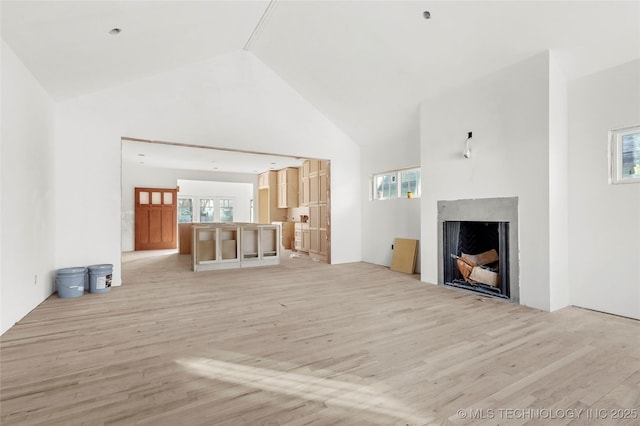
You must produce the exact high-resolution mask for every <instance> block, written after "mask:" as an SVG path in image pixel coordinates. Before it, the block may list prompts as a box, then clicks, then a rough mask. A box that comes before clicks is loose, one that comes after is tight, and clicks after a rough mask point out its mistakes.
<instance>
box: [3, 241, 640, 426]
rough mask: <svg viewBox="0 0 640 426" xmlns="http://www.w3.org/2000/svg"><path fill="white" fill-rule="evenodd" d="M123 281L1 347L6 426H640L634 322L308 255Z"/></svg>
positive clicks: (153, 258) (170, 255)
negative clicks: (550, 308) (541, 307)
mask: <svg viewBox="0 0 640 426" xmlns="http://www.w3.org/2000/svg"><path fill="white" fill-rule="evenodd" d="M123 281H124V283H125V284H124V285H123V286H122V287H118V288H113V289H111V291H109V292H108V293H104V294H99V295H85V296H82V297H80V298H76V299H59V298H57V297H56V296H55V295H54V296H52V297H50V298H49V299H47V300H46V301H45V302H43V303H42V304H41V305H40V306H38V308H36V309H35V310H34V311H33V312H31V313H30V314H29V315H28V316H27V317H25V318H24V319H23V320H22V321H20V323H19V324H17V325H16V326H14V327H13V328H12V329H10V330H9V331H8V332H6V333H5V334H4V335H3V336H2V338H1V339H0V357H1V364H0V368H1V370H0V374H1V378H0V380H1V389H0V401H1V406H0V423H1V424H2V425H7V426H8V425H58V424H60V425H75V424H78V425H80V424H82V425H130V424H140V425H201V424H202V425H307V424H313V425H329V424H344V425H369V424H374V425H391V424H398V425H400V424H401V425H407V424H408V425H423V424H434V425H435V424H437V425H441V424H456V425H457V424H461V425H462V424H486V425H496V424H500V425H525V424H559V425H584V424H628V425H638V424H640V421H639V420H638V415H640V414H639V413H638V412H637V410H638V408H639V406H640V322H638V321H635V320H631V319H627V318H620V317H616V316H612V315H606V314H601V313H598V312H592V311H588V310H584V309H578V308H567V309H562V310H560V311H558V312H554V313H546V312H541V311H537V310H535V309H530V308H527V307H524V306H518V305H513V304H509V303H506V302H503V301H498V300H492V299H487V298H484V297H481V296H476V295H473V294H469V293H466V292H462V291H457V290H453V289H447V288H442V287H437V286H432V285H429V284H424V283H421V282H420V281H419V280H418V278H417V275H416V276H410V275H406V274H402V273H398V272H392V271H389V269H388V268H384V267H381V266H375V265H370V264H365V263H355V264H347V265H326V264H323V263H319V262H313V261H311V260H309V259H308V258H293V259H288V258H287V259H283V262H282V264H281V265H280V266H273V267H261V268H254V269H242V270H219V271H211V272H199V273H193V272H190V271H189V256H188V255H182V256H180V255H178V254H176V253H175V252H162V251H159V252H148V253H130V254H126V255H125V256H124V257H123ZM458 410H463V411H461V412H458ZM580 410H582V411H580ZM595 410H600V411H595ZM624 410H627V411H624ZM633 410H636V411H635V415H634V411H633ZM605 415H606V417H607V418H606V419H605V418H603V417H604V416H605ZM464 416H466V417H464ZM614 416H618V417H625V416H626V417H628V418H627V419H612V417H614ZM463 417H464V418H463ZM633 417H635V418H633Z"/></svg>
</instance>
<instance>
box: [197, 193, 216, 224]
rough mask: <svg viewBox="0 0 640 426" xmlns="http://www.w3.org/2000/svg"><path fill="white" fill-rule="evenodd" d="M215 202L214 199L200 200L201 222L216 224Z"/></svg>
mask: <svg viewBox="0 0 640 426" xmlns="http://www.w3.org/2000/svg"><path fill="white" fill-rule="evenodd" d="M215 211H216V210H215V200H214V199H213V198H200V222H201V223H209V222H214V221H215V220H214V219H215V218H214V212H215Z"/></svg>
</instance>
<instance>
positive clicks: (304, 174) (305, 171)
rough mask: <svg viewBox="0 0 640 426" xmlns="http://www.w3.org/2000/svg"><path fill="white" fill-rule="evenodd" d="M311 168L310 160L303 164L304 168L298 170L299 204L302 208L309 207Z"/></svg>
mask: <svg viewBox="0 0 640 426" xmlns="http://www.w3.org/2000/svg"><path fill="white" fill-rule="evenodd" d="M309 168H310V160H307V161H305V162H304V163H302V167H300V168H299V169H298V170H299V171H298V175H299V176H298V177H299V182H298V186H299V191H298V192H299V194H300V195H299V201H298V202H299V204H300V206H303V207H307V206H308V205H309Z"/></svg>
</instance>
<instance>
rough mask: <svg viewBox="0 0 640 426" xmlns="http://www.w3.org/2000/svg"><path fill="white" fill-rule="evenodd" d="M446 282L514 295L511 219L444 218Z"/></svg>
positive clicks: (473, 289) (488, 293) (505, 295)
mask: <svg viewBox="0 0 640 426" xmlns="http://www.w3.org/2000/svg"><path fill="white" fill-rule="evenodd" d="M442 232H443V233H442V235H443V241H442V243H443V250H442V254H443V256H442V261H443V263H444V264H443V270H444V284H445V285H448V286H452V287H458V288H464V289H467V290H472V291H475V292H478V293H482V294H486V295H489V296H494V297H499V298H503V299H510V298H511V286H510V279H509V278H510V277H509V270H510V268H509V259H510V258H509V222H487V221H443V230H442Z"/></svg>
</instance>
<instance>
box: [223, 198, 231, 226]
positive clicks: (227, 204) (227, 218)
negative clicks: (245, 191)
mask: <svg viewBox="0 0 640 426" xmlns="http://www.w3.org/2000/svg"><path fill="white" fill-rule="evenodd" d="M220 222H233V200H220Z"/></svg>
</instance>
